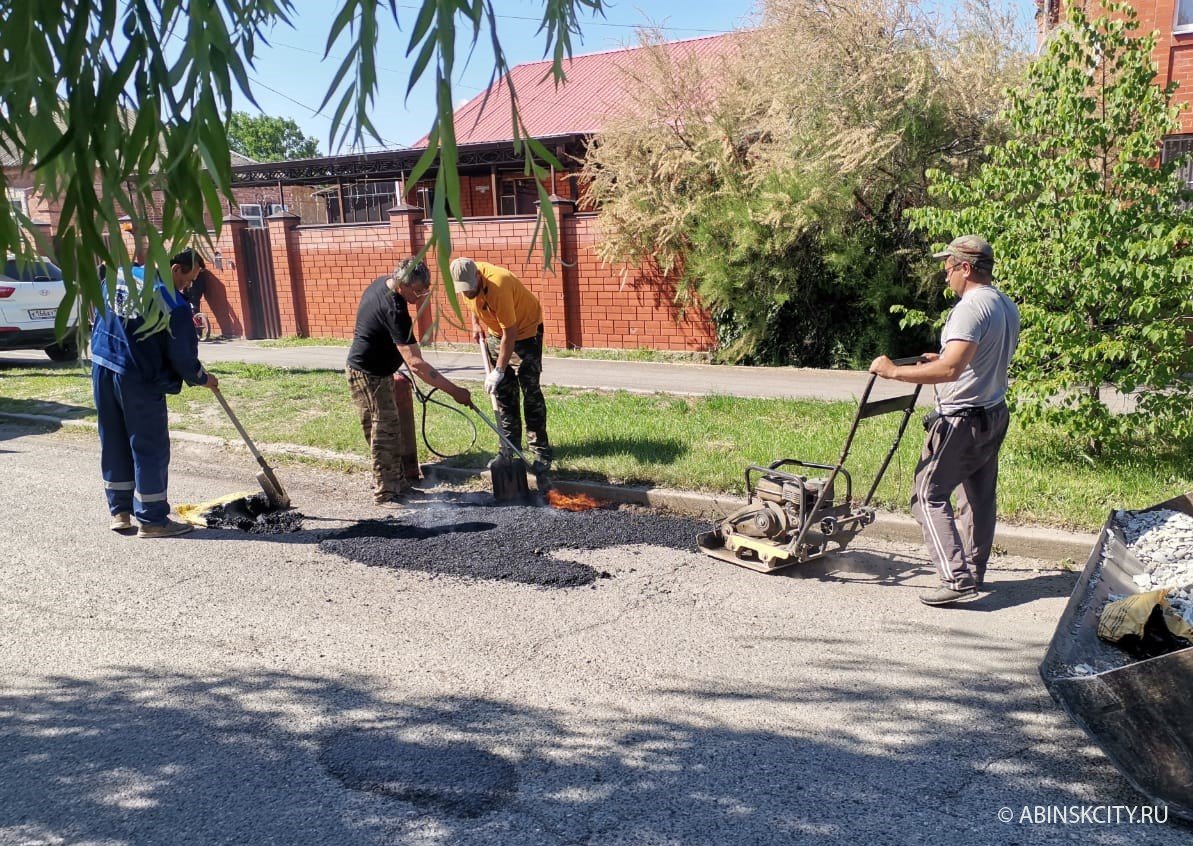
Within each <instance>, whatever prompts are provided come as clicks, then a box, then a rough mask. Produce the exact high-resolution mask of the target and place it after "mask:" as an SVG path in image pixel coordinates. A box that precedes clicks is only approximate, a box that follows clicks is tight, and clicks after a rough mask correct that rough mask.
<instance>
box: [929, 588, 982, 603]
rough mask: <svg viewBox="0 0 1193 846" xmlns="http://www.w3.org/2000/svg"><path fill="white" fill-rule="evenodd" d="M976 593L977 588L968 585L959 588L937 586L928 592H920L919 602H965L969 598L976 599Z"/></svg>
mask: <svg viewBox="0 0 1193 846" xmlns="http://www.w3.org/2000/svg"><path fill="white" fill-rule="evenodd" d="M977 595H978V590H977V588H971V587H969V588H962V589H961V590H953V589H952V588H951V587H939V588H937V589H936V590H933V591H929V592H928V593H921V594H920V602H922V603H924V604H925V605H952V604H953V603H954V602H966V601H968V600H970V599H976V598H977Z"/></svg>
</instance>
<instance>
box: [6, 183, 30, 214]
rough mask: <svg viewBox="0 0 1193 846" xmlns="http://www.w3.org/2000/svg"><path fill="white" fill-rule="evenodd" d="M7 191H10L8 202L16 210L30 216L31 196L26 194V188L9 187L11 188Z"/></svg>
mask: <svg viewBox="0 0 1193 846" xmlns="http://www.w3.org/2000/svg"><path fill="white" fill-rule="evenodd" d="M7 191H8V204H9V205H10V206H12V208H13V210H14V211H16V212H18V213H20V214H23V215H25V217H28V216H29V198H28V197H26V196H25V189H24V188H9V189H7Z"/></svg>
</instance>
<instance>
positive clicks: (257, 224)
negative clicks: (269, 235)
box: [240, 203, 265, 229]
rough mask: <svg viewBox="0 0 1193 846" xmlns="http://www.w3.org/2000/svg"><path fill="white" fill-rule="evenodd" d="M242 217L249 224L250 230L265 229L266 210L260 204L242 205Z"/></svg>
mask: <svg viewBox="0 0 1193 846" xmlns="http://www.w3.org/2000/svg"><path fill="white" fill-rule="evenodd" d="M240 216H241V217H243V218H244V219H245V220H247V221H248V222H249V228H250V229H264V228H265V210H264V209H262V208H261V204H260V203H241V204H240Z"/></svg>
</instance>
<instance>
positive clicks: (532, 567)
mask: <svg viewBox="0 0 1193 846" xmlns="http://www.w3.org/2000/svg"><path fill="white" fill-rule="evenodd" d="M707 528H708V525H707V524H706V523H704V522H701V521H697V520H688V519H683V518H677V517H668V516H666V515H662V514H658V513H655V512H652V511H643V510H638V509H630V508H602V509H595V510H592V511H582V512H568V511H557V510H555V509H552V508H546V507H535V506H526V505H500V506H499V505H496V504H494V502H493V500H492V498H491V497H489V496H487V495H484V494H464V495H455V496H453V495H446V496H441V497H438V498H435V499H428V500H423V501H421V502H415V503H412V506H411V511H410V512H409V513H407V514H402V515H400V516H397V517H393V518H390V519H387V520H367V521H365V522H362V523H357V524H356V525H354V526H351V527H349V528H348V529H344V530H342V531H339V532H336V533H334V534H331V535H329V536H328V537H326V538H325V539H324V540H323V541H321V542H320V544H319V548H320V549H322V550H324V551H325V552H331V553H334V554H336V555H340V556H343V557H344V558H348V559H350V560H352V561H358V562H360V563H362V564H366V565H369V566H374V567H391V568H394V569H403V570H418V571H420V572H424V573H436V574H442V575H451V576H465V577H468V578H474V579H490V580H497V581H511V582H519V583H522V584H531V585H541V586H544V587H558V588H563V587H577V586H581V585H587V584H591V583H592V582H594V581H596V580H597V579H598V578H609V574H608V573H604V572H599V571H597V570H596V569H595V568H593V567H590V566H588V565H587V564H581V563H579V562H577V561H571V560H567V559H566V557H553V556H552V553H554V552H557V551H560V550H569V549H573V550H591V549H605V548H608V547H611V546H624V545H627V544H650V545H652V546H664V547H669V548H671V549H693V548H694V546H695V537H696V534H697V532H700V531H705V530H707Z"/></svg>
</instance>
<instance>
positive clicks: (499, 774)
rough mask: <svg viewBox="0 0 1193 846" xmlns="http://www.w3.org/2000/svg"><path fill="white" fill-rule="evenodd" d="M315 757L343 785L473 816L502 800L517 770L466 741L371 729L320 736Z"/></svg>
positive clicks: (511, 790)
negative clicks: (415, 739) (415, 738)
mask: <svg viewBox="0 0 1193 846" xmlns="http://www.w3.org/2000/svg"><path fill="white" fill-rule="evenodd" d="M319 762H320V763H321V764H322V765H323V768H324V769H325V770H327V772H328V773H329V774H331V775H332V776H333V777H335V778H336V779H337V780H338V781H340V783H342V784H343V785H344V786H345V787H347V788H350V789H352V790H360V791H363V792H365V793H369V794H372V795H374V796H385V797H388V798H391V799H398V800H400V801H403V802H410V803H411V804H413V805H416V806H419V807H422V808H429V809H432V810H435V811H439V812H442V813H445V814H450V815H451V816H455V817H466V818H471V817H478V816H480V815H481V814H485V813H488V812H490V811H493V810H496V809H498V808H500V807H502V806H504V805H506V804H508V803H509V802H510V801H511V800H512V799H513V798H514V796H515V794H516V793H517V791H518V771H517V769H516V768H515V767H514V765H513V764H512V763H510V762H509V761H507V760H506V759H504V758H502V757H500V756H498V755H494V754H493V753H492V752H488V751H486V750H484V749H481V748H480V747H479V746H476V745H475V744H472V743H466V742H454V743H448V742H444V743H412V742H409V741H405V740H401V739H399V738H396V737H394V736H393V735H392V734H390V733H388V732H385V731H381V730H371V729H347V730H344V731H340V732H336V733H335V734H332V735H330V736H329V737H328V738H327V739H325V740H324V741H323V744H322V747H321V749H320V752H319Z"/></svg>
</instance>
